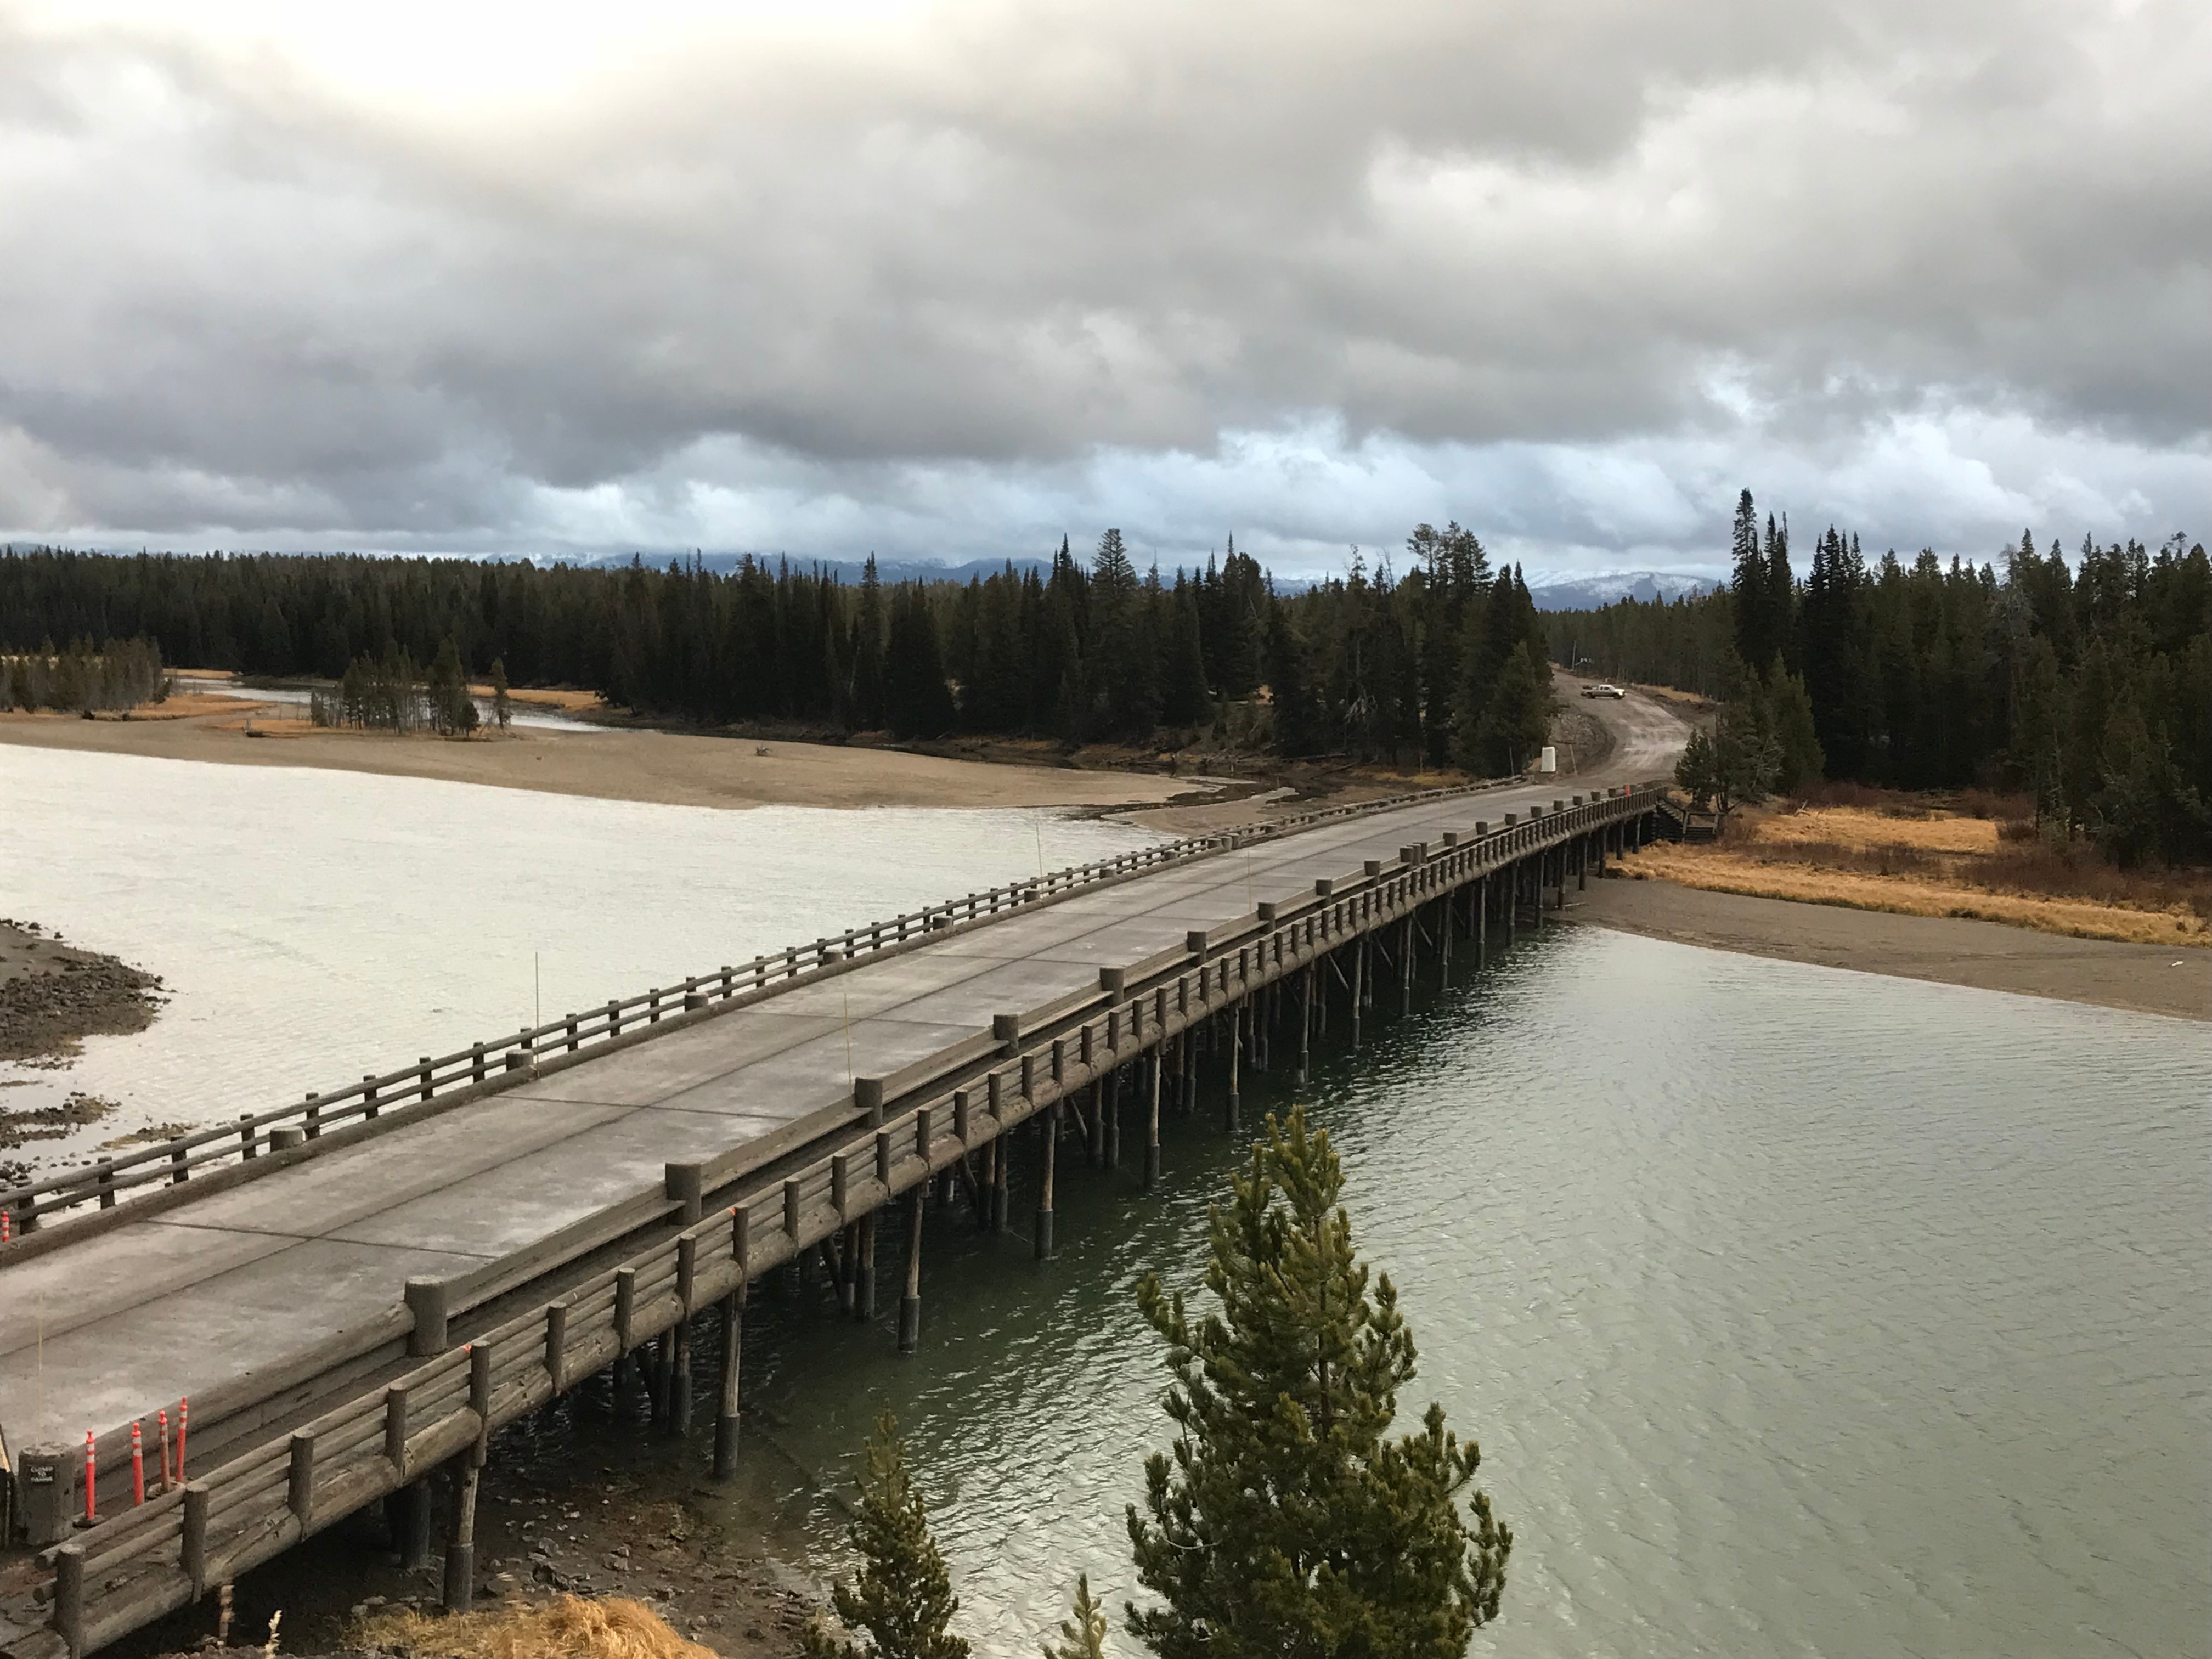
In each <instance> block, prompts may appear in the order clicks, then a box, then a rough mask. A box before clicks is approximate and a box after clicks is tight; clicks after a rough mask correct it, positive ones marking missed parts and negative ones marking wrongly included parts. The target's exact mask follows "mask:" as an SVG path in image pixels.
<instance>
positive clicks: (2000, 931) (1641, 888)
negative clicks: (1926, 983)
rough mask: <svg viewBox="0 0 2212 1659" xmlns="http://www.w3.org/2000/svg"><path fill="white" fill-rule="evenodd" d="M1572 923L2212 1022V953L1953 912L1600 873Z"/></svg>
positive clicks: (1573, 895)
mask: <svg viewBox="0 0 2212 1659" xmlns="http://www.w3.org/2000/svg"><path fill="white" fill-rule="evenodd" d="M1567 897H1568V904H1567V912H1566V914H1567V916H1568V918H1569V919H1570V920H1571V921H1588V922H1595V923H1596V924H1598V925H1599V926H1601V927H1618V928H1620V929H1621V930H1623V931H1624V932H1626V933H1643V934H1644V935H1646V936H1648V937H1650V938H1653V939H1673V940H1674V941H1676V942H1677V943H1679V944H1682V945H1704V946H1705V947H1707V948H1709V949H1711V950H1717V951H1741V952H1744V953H1746V954H1747V955H1751V956H1762V957H1782V958H1784V959H1786V960H1788V961H1791V962H1811V963H1820V964H1822V965H1823V966H1826V967H1831V968H1850V969H1858V970H1859V971H1861V972H1863V973H1872V974H1892V975H1898V976H1899V977H1902V978H1905V979H1925V980H1935V981H1941V982H1942V983H1944V984H1947V985H1971V986H1976V987H1979V988H1981V989H1984V990H1990V991H2012V992H2016V993H2018V994H2021V995H2025V996H2038V997H2056V998H2059V999H2062V1000H2066V1001H2069V1002H2088V1003H2096V1004H2099V1005H2100V1006H2105V1007H2107V1008H2128V1009H2133V1010H2136V1011H2137V1012H2142V1013H2152V1014H2170V1015H2173V1016H2175V1017H2177V1018H2183V1019H2197V1020H2208V1021H2212V952H2207V951H2202V950H2190V949H2187V948H2186V947H2174V946H2168V945H2130V944H2122V943H2118V942H2117V941H2112V940H2106V939H2068V938H2063V937H2062V936H2059V935H2057V934H2052V933H2033V932H2029V931H2027V930H2026V929H2024V928H2019V927H2004V926H2002V925H2001V924H1999V923H1996V922H1989V921H1967V920H1965V919H1963V918H1959V917H1952V916H1913V915H1896V914H1893V913H1891V912H1887V911H1879V910H1856V909H1845V908H1840V907H1838V906H1834V905H1826V904H1799V903H1793V902H1790V900H1787V899H1774V898H1756V897H1753V896H1749V895H1747V894H1741V893H1722V892H1711V891H1707V890H1703V889H1699V888H1692V887H1680V886H1677V885H1676V884H1674V883H1673V882H1668V881H1656V880H1653V881H1630V880H1612V881H1594V882H1592V883H1591V884H1589V890H1588V891H1586V892H1570V893H1569V894H1568V896H1567Z"/></svg>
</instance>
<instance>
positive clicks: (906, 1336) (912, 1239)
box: [898, 1188, 921, 1353]
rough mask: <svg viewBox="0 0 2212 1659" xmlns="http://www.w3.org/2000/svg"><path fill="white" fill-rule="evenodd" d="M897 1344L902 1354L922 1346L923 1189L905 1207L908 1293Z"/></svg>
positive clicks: (901, 1300)
mask: <svg viewBox="0 0 2212 1659" xmlns="http://www.w3.org/2000/svg"><path fill="white" fill-rule="evenodd" d="M898 1345H899V1352H901V1353H912V1352H914V1351H915V1349H916V1348H918V1347H920V1346H921V1188H915V1191H914V1193H913V1194H911V1195H910V1196H909V1197H908V1200H907V1207H906V1294H905V1295H904V1296H902V1297H900V1298H899V1332H898Z"/></svg>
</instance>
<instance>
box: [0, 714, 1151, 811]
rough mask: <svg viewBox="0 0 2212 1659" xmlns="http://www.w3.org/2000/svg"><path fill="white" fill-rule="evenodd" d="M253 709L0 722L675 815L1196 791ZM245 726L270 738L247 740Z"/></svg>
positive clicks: (874, 752)
mask: <svg viewBox="0 0 2212 1659" xmlns="http://www.w3.org/2000/svg"><path fill="white" fill-rule="evenodd" d="M210 701H212V699H210ZM253 708H254V706H253V705H252V704H249V703H240V702H229V701H227V702H226V703H225V706H224V707H223V708H222V709H221V710H220V711H219V712H216V713H213V714H195V715H191V716H188V717H185V718H182V719H165V720H79V719H72V718H69V717H66V716H63V715H57V714H7V715H0V743H12V744H27V745H31V746H34V747H41V748H53V749H82V750H96V751H99V752H101V753H105V754H118V755H147V756H153V757H159V758H161V759H167V760H193V761H213V762H216V763H220V764H223V765H230V766H306V767H319V768H323V769H334V770H337V771H346V772H373V773H379V774H382V775H387V776H399V777H416V778H442V779H446V780H448V781H453V782H459V783H484V784H491V785H494V786H496V787H501V788H507V789H540V790H544V791H547V792H549V793H555V794H564V795H591V796H595V797H598V798H599V799H607V800H643V801H658V802H660V803H663V804H665V805H676V806H720V807H747V806H769V805H787V806H832V807H862V806H998V807H1024V806H1107V807H1117V806H1131V805H1146V804H1151V803H1158V802H1163V801H1166V800H1169V799H1172V798H1174V797H1175V796H1176V795H1179V794H1186V793H1188V792H1189V788H1190V786H1189V784H1188V782H1185V781H1177V780H1176V779H1173V778H1166V777H1159V776H1155V775H1146V774H1143V773H1134V772H1103V771H1101V772H1092V771H1079V770H1076V769H1073V768H1055V767H1048V766H1006V765H994V764H984V763H978V762H975V761H963V760H945V759H940V758H939V757H935V756H930V755H911V754H906V753H903V752H901V751H899V750H888V749H862V748H844V747H840V746H836V745H833V744H810V743H783V742H765V743H763V742H756V741H753V740H751V739H746V738H712V737H690V736H684V735H679V734H677V733H673V732H652V731H638V730H623V731H605V732H594V731H573V732H572V731H553V730H548V729H545V728H543V727H531V728H524V727H520V726H518V727H515V728H513V729H512V730H510V731H508V732H503V733H499V734H496V735H488V736H484V737H480V738H469V739H446V738H435V737H431V736H428V735H415V736H408V737H399V736H397V735H394V734H392V733H390V732H339V731H328V730H324V729H320V728H318V727H315V726H309V725H307V723H306V722H304V721H301V720H296V719H286V720H281V721H275V722H272V721H271V720H270V719H268V718H267V715H269V714H275V713H276V712H278V711H276V710H273V709H271V710H267V711H265V712H264V714H263V715H261V716H255V715H254V713H253ZM283 712H284V713H285V714H291V713H292V712H293V711H290V710H286V711H283ZM249 717H251V718H254V719H255V720H256V723H257V725H258V726H260V728H261V732H262V733H263V734H260V735H254V736H248V735H247V734H246V721H247V720H248V719H249Z"/></svg>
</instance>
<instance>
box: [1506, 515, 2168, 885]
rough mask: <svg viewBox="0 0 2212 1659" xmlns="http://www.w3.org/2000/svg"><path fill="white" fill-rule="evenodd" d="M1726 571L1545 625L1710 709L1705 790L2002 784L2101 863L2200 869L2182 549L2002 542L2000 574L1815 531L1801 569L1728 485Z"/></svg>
mask: <svg viewBox="0 0 2212 1659" xmlns="http://www.w3.org/2000/svg"><path fill="white" fill-rule="evenodd" d="M1732 561H1733V562H1732V568H1731V571H1730V580H1729V585H1728V586H1727V587H1726V588H1724V589H1720V590H1717V591H1715V592H1711V593H1707V594H1703V595H1699V596H1696V597H1692V598H1686V599H1678V600H1675V601H1673V602H1671V603H1665V602H1657V603H1654V602H1643V601H1638V600H1634V599H1626V600H1622V601H1621V602H1620V603H1618V604H1616V605H1607V606H1604V607H1602V608H1601V609H1598V610H1595V611H1572V612H1559V613H1555V614H1554V615H1553V616H1552V617H1549V618H1548V619H1547V632H1548V635H1549V637H1550V641H1551V647H1552V649H1553V653H1555V654H1557V655H1558V656H1559V658H1560V659H1562V660H1565V661H1570V662H1571V661H1575V660H1578V659H1579V660H1586V661H1588V662H1589V664H1590V665H1591V666H1592V668H1593V669H1594V670H1595V671H1596V672H1599V673H1601V674H1606V675H1609V676H1612V677H1613V678H1622V679H1631V680H1636V681H1639V682H1642V683H1644V684H1662V685H1672V686H1677V687H1680V689H1682V690H1687V691H1694V692H1698V693H1700V694H1702V695H1704V696H1709V697H1713V698H1716V699H1718V700H1721V701H1723V702H1725V703H1727V704H1728V705H1729V711H1730V712H1729V716H1728V717H1727V718H1725V719H1724V720H1723V721H1722V722H1721V723H1720V725H1719V726H1718V727H1717V729H1716V730H1715V731H1714V732H1712V733H1711V734H1710V735H1709V738H1708V739H1707V743H1706V745H1705V747H1704V749H1703V750H1701V752H1700V754H1699V756H1697V757H1693V758H1694V759H1695V761H1696V763H1697V764H1698V765H1699V766H1704V767H1708V768H1717V771H1714V772H1713V773H1712V774H1711V778H1710V783H1711V785H1712V786H1713V787H1719V788H1721V789H1723V792H1724V793H1733V794H1734V795H1735V798H1736V799H1755V798H1756V795H1757V793H1760V792H1761V791H1762V790H1763V789H1765V788H1767V787H1773V788H1780V789H1784V790H1786V789H1790V788H1793V787H1797V786H1798V785H1799V784H1800V783H1802V782H1804V781H1813V780H1816V779H1819V778H1821V777H1824V776H1825V777H1828V778H1837V779H1850V780H1853V781H1858V782H1862V783H1868V784H1874V785H1878V786H1884V787H1894V788H1900V789H1946V788H1960V787H1968V786H1977V785H1978V786H1984V787H1996V788H2003V789H2015V790H2021V791H2024V792H2027V793H2030V794H2032V795H2033V798H2034V799H2035V802H2036V805H2037V810H2038V813H2039V817H2041V818H2042V819H2043V821H2044V822H2045V824H2046V825H2047V826H2050V827H2051V829H2053V830H2054V832H2055V833H2057V834H2060V835H2065V836H2076V835H2078V836H2087V837H2088V838H2090V839H2092V840H2093V841H2094V842H2096V843H2097V844H2098V845H2099V846H2100V847H2101V848H2104V849H2105V851H2106V853H2107V854H2109V855H2110V856H2111V857H2112V859H2113V860H2114V861H2115V862H2118V863H2119V864H2122V865H2133V864H2138V863H2142V862H2144V861H2147V860H2159V861H2164V862H2167V863H2181V862H2198V861H2203V860H2206V859H2212V563H2209V562H2208V561H2207V559H2206V556H2205V552H2204V549H2203V546H2202V545H2201V544H2189V543H2188V542H2187V540H2186V538H2184V537H2181V536H2175V537H2172V538H2170V539H2169V540H2167V541H2166V543H2165V544H2164V545H2162V546H2161V547H2160V548H2159V549H2158V550H2157V551H2156V552H2152V551H2151V550H2148V548H2146V547H2144V546H2143V545H2142V544H2141V543H2140V542H2135V541H2130V542H2126V543H2114V544H2110V545H2106V546H2100V545H2099V544H2097V543H2096V542H2095V541H2094V540H2093V539H2090V538H2084V539H2083V541H2082V543H2081V547H2080V550H2079V551H2078V552H2077V553H2076V555H2075V558H2074V559H2073V561H2072V562H2070V563H2069V561H2068V560H2067V558H2066V557H2065V556H2064V554H2063V551H2062V550H2061V548H2060V546H2059V544H2058V541H2057V538H2051V540H2050V541H2049V542H2047V543H2045V544H2044V546H2043V547H2041V548H2040V549H2039V548H2038V547H2037V545H2036V541H2035V538H2034V536H2033V533H2031V532H2022V533H2021V538H2020V541H2019V543H2018V544H2017V545H2015V546H2013V547H2010V548H2008V549H2006V550H2005V551H2004V554H2003V556H2002V568H1999V565H1998V563H1997V562H1995V561H1991V562H1984V563H1983V564H1981V565H1979V566H1976V565H1974V564H1972V563H1970V562H1967V561H1966V560H1963V559H1960V558H1959V557H1957V556H1954V557H1953V558H1952V559H1951V561H1950V562H1948V564H1946V563H1945V562H1943V561H1942V560H1940V559H1939V558H1937V557H1936V555H1935V553H1933V552H1932V551H1929V550H1923V551H1922V552H1921V553H1920V554H1919V555H1918V556H1917V557H1915V558H1913V559H1912V560H1911V562H1906V561H1905V560H1904V559H1901V558H1899V556H1898V555H1897V554H1896V553H1895V552H1894V551H1889V552H1886V553H1884V554H1883V555H1882V556H1881V558H1880V559H1879V560H1874V561H1870V560H1869V558H1868V557H1867V556H1866V555H1865V553H1864V552H1863V550H1862V549H1861V547H1860V544H1859V540H1858V538H1857V537H1856V536H1846V535H1844V533H1843V532H1840V531H1838V530H1837V529H1834V528H1832V527H1831V528H1829V529H1828V530H1826V531H1825V532H1823V533H1822V534H1821V536H1820V538H1819V539H1818V541H1816V542H1815V543H1814V548H1813V556H1812V559H1811V562H1810V564H1809V568H1808V571H1807V574H1805V575H1804V576H1803V577H1802V579H1801V578H1800V577H1798V576H1797V575H1796V569H1795V567H1794V565H1793V563H1792V562H1791V558H1790V531H1789V526H1788V525H1787V524H1786V523H1778V521H1777V520H1775V518H1774V517H1773V516H1772V515H1771V514H1769V515H1767V517H1766V518H1765V520H1764V522H1763V523H1762V522H1761V520H1760V519H1759V514H1758V512H1757V509H1756V507H1755V506H1754V503H1753V499H1752V495H1751V492H1750V491H1749V490H1746V491H1744V492H1743V494H1742V495H1741V498H1740V499H1739V501H1738V502H1737V507H1736V513H1735V530H1734V538H1733V548H1732ZM1747 790H1748V791H1749V793H1746V792H1747Z"/></svg>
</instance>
